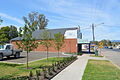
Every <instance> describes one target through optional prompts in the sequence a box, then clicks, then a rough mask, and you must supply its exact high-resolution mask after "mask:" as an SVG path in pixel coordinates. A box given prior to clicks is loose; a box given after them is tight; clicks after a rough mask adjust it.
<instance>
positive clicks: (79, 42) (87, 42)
mask: <svg viewBox="0 0 120 80" xmlns="http://www.w3.org/2000/svg"><path fill="white" fill-rule="evenodd" d="M77 43H78V44H89V43H90V41H88V40H85V39H77Z"/></svg>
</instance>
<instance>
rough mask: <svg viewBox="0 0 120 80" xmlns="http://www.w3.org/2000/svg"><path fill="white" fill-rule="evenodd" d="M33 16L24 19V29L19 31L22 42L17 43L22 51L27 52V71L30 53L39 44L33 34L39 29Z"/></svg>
mask: <svg viewBox="0 0 120 80" xmlns="http://www.w3.org/2000/svg"><path fill="white" fill-rule="evenodd" d="M31 17H33V16H31V15H29V17H28V18H27V17H23V19H24V22H25V25H24V27H23V28H20V30H19V37H21V41H19V42H16V44H17V45H18V47H19V48H20V49H23V50H25V51H26V52H27V61H26V63H27V66H26V67H27V69H28V68H29V67H28V58H29V56H28V54H29V52H30V51H32V50H34V49H35V48H37V46H38V42H36V38H35V37H33V35H32V34H33V32H34V31H35V30H36V29H37V21H36V20H33V19H32V18H31Z"/></svg>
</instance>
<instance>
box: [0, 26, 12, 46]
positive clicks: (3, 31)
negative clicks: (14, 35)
mask: <svg viewBox="0 0 120 80" xmlns="http://www.w3.org/2000/svg"><path fill="white" fill-rule="evenodd" d="M9 31H10V28H9V27H8V26H6V27H1V28H0V43H1V44H4V43H7V42H9V40H10V36H9Z"/></svg>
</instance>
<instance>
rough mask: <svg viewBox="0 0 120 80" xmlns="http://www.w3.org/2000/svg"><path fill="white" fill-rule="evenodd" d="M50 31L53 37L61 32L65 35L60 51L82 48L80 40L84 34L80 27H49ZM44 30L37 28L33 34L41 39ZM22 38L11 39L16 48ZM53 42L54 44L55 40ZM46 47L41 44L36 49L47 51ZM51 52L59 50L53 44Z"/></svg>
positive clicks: (73, 51) (68, 51)
mask: <svg viewBox="0 0 120 80" xmlns="http://www.w3.org/2000/svg"><path fill="white" fill-rule="evenodd" d="M48 31H49V32H50V33H51V37H52V38H54V34H56V33H58V32H61V34H63V35H64V37H65V43H64V45H63V47H62V49H61V50H60V52H64V53H77V52H80V50H81V45H80V44H79V42H78V41H80V40H81V39H82V34H81V32H80V29H79V28H78V27H75V28H60V29H48ZM42 32H43V30H36V31H35V32H34V33H33V36H34V37H36V39H37V41H40V40H41V39H40V38H39V35H40V34H41V33H42ZM20 40H21V38H20V37H17V38H14V39H12V40H11V43H12V44H13V45H14V46H15V48H18V47H17V45H16V41H20ZM51 43H53V44H54V42H53V41H51ZM45 50H46V49H45V47H44V46H43V45H39V46H38V48H37V49H35V50H34V51H45ZM49 52H57V50H56V49H55V48H54V46H51V47H50V48H49Z"/></svg>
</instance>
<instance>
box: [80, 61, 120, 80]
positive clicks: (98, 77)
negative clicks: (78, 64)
mask: <svg viewBox="0 0 120 80" xmlns="http://www.w3.org/2000/svg"><path fill="white" fill-rule="evenodd" d="M82 80H120V69H118V68H117V67H116V66H114V65H113V64H112V63H111V62H109V61H105V60H89V61H88V64H87V67H86V69H85V73H84V75H83V79H82Z"/></svg>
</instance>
